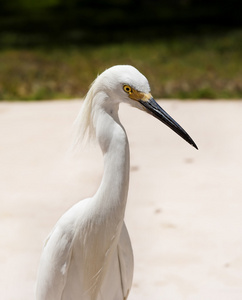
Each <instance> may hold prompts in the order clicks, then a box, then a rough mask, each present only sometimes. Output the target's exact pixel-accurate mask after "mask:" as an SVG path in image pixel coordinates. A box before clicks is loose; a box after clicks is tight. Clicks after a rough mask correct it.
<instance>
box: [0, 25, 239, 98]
mask: <svg viewBox="0 0 242 300" xmlns="http://www.w3.org/2000/svg"><path fill="white" fill-rule="evenodd" d="M115 64H131V65H133V66H135V67H136V68H138V69H139V70H140V71H141V72H142V73H143V74H144V75H145V76H146V77H147V78H148V79H149V82H150V85H151V88H152V93H153V95H154V96H155V97H156V98H182V99H187V98H190V99H198V98H208V99H216V98H224V99H229V98H242V68H241V66H242V30H234V31H230V32H227V33H225V34H221V35H218V34H216V35H207V34H206V35H203V36H201V35H200V36H193V35H192V36H186V37H185V36H182V37H179V36H178V37H173V38H163V39H159V40H157V41H155V40H152V41H150V42H149V41H148V40H147V39H144V41H143V42H142V43H141V42H135V41H134V42H124V43H111V44H108V45H89V46H88V45H85V46H82V47H81V46H78V47H74V46H70V47H65V48H62V49H60V48H57V47H53V48H50V49H45V48H42V49H41V48H40V47H38V48H35V49H18V50H16V49H12V48H11V49H6V48H5V49H4V50H1V51H0V99H1V100H42V99H57V98H79V97H83V96H84V95H85V93H86V92H87V90H88V87H89V85H90V84H91V82H92V81H93V80H94V79H95V77H96V76H97V74H98V73H100V72H102V71H103V70H104V69H106V68H108V67H110V66H112V65H115Z"/></svg>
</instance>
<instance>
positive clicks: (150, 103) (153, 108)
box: [139, 97, 198, 149]
mask: <svg viewBox="0 0 242 300" xmlns="http://www.w3.org/2000/svg"><path fill="white" fill-rule="evenodd" d="M139 102H140V103H141V104H142V105H143V106H144V107H145V108H146V110H147V112H148V113H149V114H151V115H152V116H154V117H155V118H157V119H158V120H160V121H161V122H163V123H164V124H166V125H167V126H168V127H170V128H171V129H172V130H173V131H175V132H176V133H177V134H178V135H180V137H182V138H183V139H184V140H185V141H187V142H188V143H189V144H191V145H192V146H193V147H194V148H196V149H198V147H197V145H196V144H195V143H194V141H193V140H192V138H191V137H190V136H189V135H188V133H187V132H186V131H185V130H184V129H183V128H182V127H181V126H180V125H179V124H178V123H177V122H176V121H175V120H174V119H173V118H172V117H171V116H170V115H168V113H167V112H165V111H164V109H162V108H161V107H160V105H159V104H158V103H157V102H156V101H155V100H154V98H152V97H151V98H150V99H149V100H146V101H143V100H139Z"/></svg>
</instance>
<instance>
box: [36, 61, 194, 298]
mask: <svg viewBox="0 0 242 300" xmlns="http://www.w3.org/2000/svg"><path fill="white" fill-rule="evenodd" d="M149 92H150V87H149V83H148V81H147V79H146V78H145V77H144V76H143V75H142V74H141V73H140V72H139V71H138V70H136V69H135V68H134V67H131V66H114V67H112V68H110V69H108V70H106V71H104V72H103V73H102V74H101V75H100V76H98V77H97V79H96V80H95V81H94V83H93V84H92V86H91V88H90V90H89V92H88V94H87V96H86V98H85V100H84V103H83V107H82V110H81V112H80V114H79V116H78V118H77V121H76V124H77V126H78V136H77V140H76V143H79V142H80V140H82V139H83V138H84V136H85V135H87V136H90V137H91V136H92V137H96V139H97V140H98V142H99V145H100V147H101V149H102V152H103V157H104V171H103V178H102V181H101V184H100V187H99V188H98V190H97V192H96V194H95V195H94V196H93V197H91V198H88V199H85V200H82V201H80V202H79V203H77V204H76V205H74V206H73V207H72V208H70V209H69V210H68V211H67V212H66V213H65V214H64V215H63V216H62V217H61V218H60V219H59V221H58V222H57V224H56V225H55V227H54V229H53V230H52V232H51V233H50V235H49V237H48V238H47V240H46V243H45V246H44V249H43V253H42V256H41V260H40V266H39V272H38V278H37V288H36V298H37V300H124V299H127V297H128V294H129V291H130V289H131V284H132V277H133V253H132V247H131V243H130V239H129V235H128V232H127V229H126V226H125V224H124V213H125V207H126V201H127V193H128V186H129V145H128V140H127V136H126V132H125V130H124V128H123V126H122V125H121V123H120V121H119V117H118V109H119V104H120V103H121V102H125V103H129V104H131V105H132V106H134V107H137V108H139V109H142V110H145V111H147V112H149V113H150V114H152V115H153V116H155V117H156V118H158V119H159V120H161V121H162V122H164V123H165V124H166V125H168V126H169V127H170V128H171V129H173V130H174V131H176V132H177V133H178V134H179V135H180V136H182V137H183V138H184V139H185V140H187V141H188V142H189V143H190V144H192V145H193V146H194V147H196V145H195V143H194V142H193V141H192V139H191V138H190V137H189V136H188V134H187V133H186V132H185V131H184V130H183V129H182V128H181V127H180V126H179V125H178V124H177V123H176V122H175V121H174V120H173V119H172V118H171V117H170V116H169V115H168V114H167V113H166V112H165V111H164V110H163V109H162V108H161V107H160V106H159V105H158V104H157V103H156V102H155V101H154V99H153V98H152V96H151V94H149Z"/></svg>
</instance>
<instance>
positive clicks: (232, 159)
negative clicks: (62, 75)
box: [0, 100, 242, 300]
mask: <svg viewBox="0 0 242 300" xmlns="http://www.w3.org/2000/svg"><path fill="white" fill-rule="evenodd" d="M160 104H161V106H162V107H163V108H164V109H165V110H166V111H167V112H168V113H170V114H171V115H172V116H173V117H174V118H175V119H176V120H177V121H178V122H179V123H180V124H181V125H182V126H183V127H184V128H185V129H186V130H187V131H188V132H189V134H190V135H191V136H192V138H193V139H194V140H195V142H196V143H197V145H198V147H199V151H197V150H195V149H194V148H192V147H191V146H190V145H188V144H187V143H186V142H184V141H183V140H182V139H181V138H180V137H178V136H177V135H175V134H174V133H173V132H172V131H171V130H170V129H169V128H166V127H165V126H164V125H163V124H161V123H159V121H157V120H156V119H153V118H152V117H151V116H149V115H146V114H145V113H143V112H140V111H138V110H136V109H134V108H130V107H128V106H122V107H121V109H120V110H121V111H120V114H121V120H122V122H123V124H124V126H125V128H126V129H127V133H128V136H129V141H130V148H131V179H130V191H129V199H128V205H127V209H126V223H127V227H128V229H129V232H130V236H131V240H132V244H133V249H134V256H135V272H134V280H133V288H132V291H131V294H130V297H129V300H144V299H152V300H178V299H188V300H218V299H219V300H224V299H226V300H241V299H242V182H241V181H242V155H241V154H242V117H241V116H242V102H239V101H237V102H225V101H224V102H223V101H216V102H209V101H197V102H179V101H160ZM80 106H81V102H80V101H77V100H73V101H53V102H39V103H0V205H1V210H0V270H1V272H0V295H1V296H0V298H1V299H3V300H15V299H17V300H28V299H34V285H35V278H36V272H37V268H38V262H39V257H40V253H41V249H42V245H43V242H44V239H45V237H46V236H47V234H48V233H49V231H50V230H51V228H52V227H53V225H54V224H55V222H56V221H57V220H58V218H59V217H60V216H61V215H62V214H63V213H64V212H65V211H66V210H67V209H68V208H69V207H70V206H71V205H73V204H74V203H76V202H77V201H79V200H80V199H82V198H85V197H87V196H91V195H92V194H93V193H94V192H95V191H96V189H97V187H98V185H99V182H100V178H101V176H102V157H101V153H100V151H99V149H98V147H95V146H92V147H89V148H87V149H84V150H83V151H82V152H81V153H80V157H79V158H77V157H73V156H71V155H70V153H69V152H68V148H69V145H70V143H71V130H72V123H73V120H74V119H75V117H76V115H77V113H78V111H79V108H80Z"/></svg>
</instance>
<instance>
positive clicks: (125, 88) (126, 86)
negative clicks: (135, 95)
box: [124, 85, 132, 94]
mask: <svg viewBox="0 0 242 300" xmlns="http://www.w3.org/2000/svg"><path fill="white" fill-rule="evenodd" d="M124 91H125V92H126V93H129V94H130V93H131V92H132V88H131V87H130V86H129V85H124Z"/></svg>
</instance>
